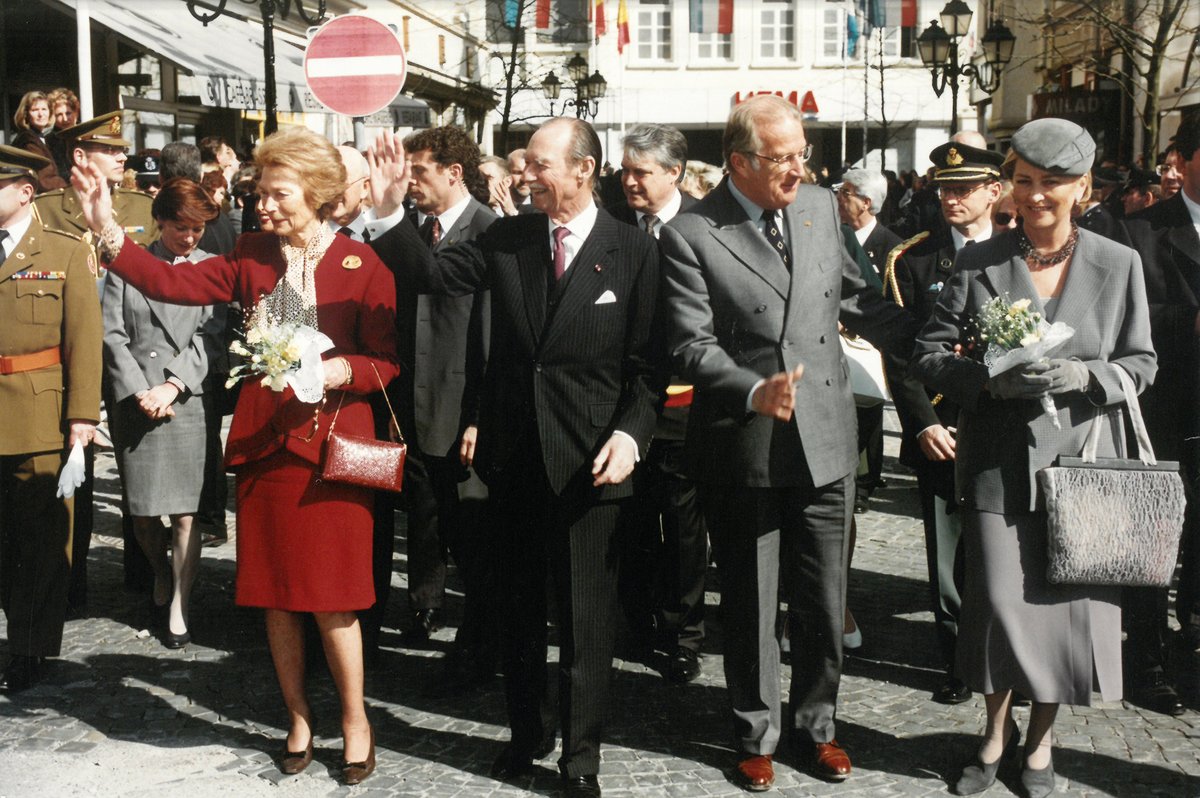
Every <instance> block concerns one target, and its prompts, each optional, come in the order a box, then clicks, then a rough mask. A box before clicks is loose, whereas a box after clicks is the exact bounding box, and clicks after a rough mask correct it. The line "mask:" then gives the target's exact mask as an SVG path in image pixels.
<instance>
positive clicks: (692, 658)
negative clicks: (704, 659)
mask: <svg viewBox="0 0 1200 798" xmlns="http://www.w3.org/2000/svg"><path fill="white" fill-rule="evenodd" d="M699 675H700V655H699V654H697V653H696V652H695V651H692V650H691V649H690V648H687V647H686V646H680V647H679V648H677V649H675V653H674V654H673V655H671V661H670V662H669V663H667V678H668V679H670V680H671V681H672V682H674V683H675V684H687V683H688V682H690V681H693V680H694V679H695V678H696V677H697V676H699Z"/></svg>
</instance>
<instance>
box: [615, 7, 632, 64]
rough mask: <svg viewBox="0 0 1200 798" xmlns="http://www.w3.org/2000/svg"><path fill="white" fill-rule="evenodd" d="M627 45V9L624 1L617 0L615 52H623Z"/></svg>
mask: <svg viewBox="0 0 1200 798" xmlns="http://www.w3.org/2000/svg"><path fill="white" fill-rule="evenodd" d="M627 44H629V9H628V8H627V7H626V6H625V0H619V2H618V3H617V52H618V53H623V52H625V45H627Z"/></svg>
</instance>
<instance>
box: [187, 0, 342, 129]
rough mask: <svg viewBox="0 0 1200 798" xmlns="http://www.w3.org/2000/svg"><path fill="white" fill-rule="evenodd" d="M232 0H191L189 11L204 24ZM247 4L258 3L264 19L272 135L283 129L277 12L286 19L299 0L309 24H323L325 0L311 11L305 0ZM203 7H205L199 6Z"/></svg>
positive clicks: (300, 10)
mask: <svg viewBox="0 0 1200 798" xmlns="http://www.w3.org/2000/svg"><path fill="white" fill-rule="evenodd" d="M227 2H228V0H187V7H188V11H190V12H191V14H192V16H193V17H195V18H196V19H198V20H200V22H202V23H203V24H204V25H206V26H207V25H208V23H210V22H212V21H213V20H214V19H216V18H217V17H219V16H221V15H222V14H224V13H226V11H225V4H226V3H227ZM241 2H243V3H245V4H246V5H254V4H256V3H257V4H258V7H259V10H260V11H261V12H262V21H263V64H264V67H265V73H266V74H265V75H264V80H265V84H266V85H265V87H264V88H265V90H266V97H265V100H266V102H265V105H266V106H267V107H266V109H265V110H266V123H265V125H264V129H265V130H266V134H267V135H268V136H269V135H271V134H272V133H274V132H275V131H276V130H278V129H279V120H278V119H277V118H276V115H275V110H276V109H275V106H276V99H275V15H276V14H279V16H280V17H282V18H283V19H287V18H288V14H289V13H291V10H292V9H291V7H292V4H293V3H295V6H296V13H298V14H299V15H300V18H301V19H302V20H304V21H305V22H307V23H308V24H309V25H319V24H320V23H321V22H323V21H324V19H325V0H317V10H316V12H315V13H313V14H310V13H309V12H308V11H307V10H305V8H304V0H241ZM197 9H203V10H197Z"/></svg>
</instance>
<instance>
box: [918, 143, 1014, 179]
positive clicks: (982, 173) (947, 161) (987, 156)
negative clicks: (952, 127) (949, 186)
mask: <svg viewBox="0 0 1200 798" xmlns="http://www.w3.org/2000/svg"><path fill="white" fill-rule="evenodd" d="M929 160H931V161H933V179H934V181H935V182H938V183H976V182H979V181H980V180H999V179H1000V165H1001V164H1002V163H1004V156H1003V155H1001V154H1000V153H998V152H992V151H991V150H981V149H979V148H978V147H971V146H969V145H967V144H959V143H958V142H957V141H948V142H946V143H945V144H943V145H941V146H940V147H936V148H934V150H933V152H931V153H929Z"/></svg>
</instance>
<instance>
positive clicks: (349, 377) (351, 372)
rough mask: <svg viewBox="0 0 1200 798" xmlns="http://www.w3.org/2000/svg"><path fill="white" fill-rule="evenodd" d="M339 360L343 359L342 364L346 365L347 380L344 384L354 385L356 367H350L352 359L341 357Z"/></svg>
mask: <svg viewBox="0 0 1200 798" xmlns="http://www.w3.org/2000/svg"><path fill="white" fill-rule="evenodd" d="M338 360H340V361H342V365H343V366H345V367H346V381H345V382H343V383H342V385H353V384H354V369H352V368H350V361H349V360H347V359H346V358H344V357H339V358H338Z"/></svg>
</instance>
